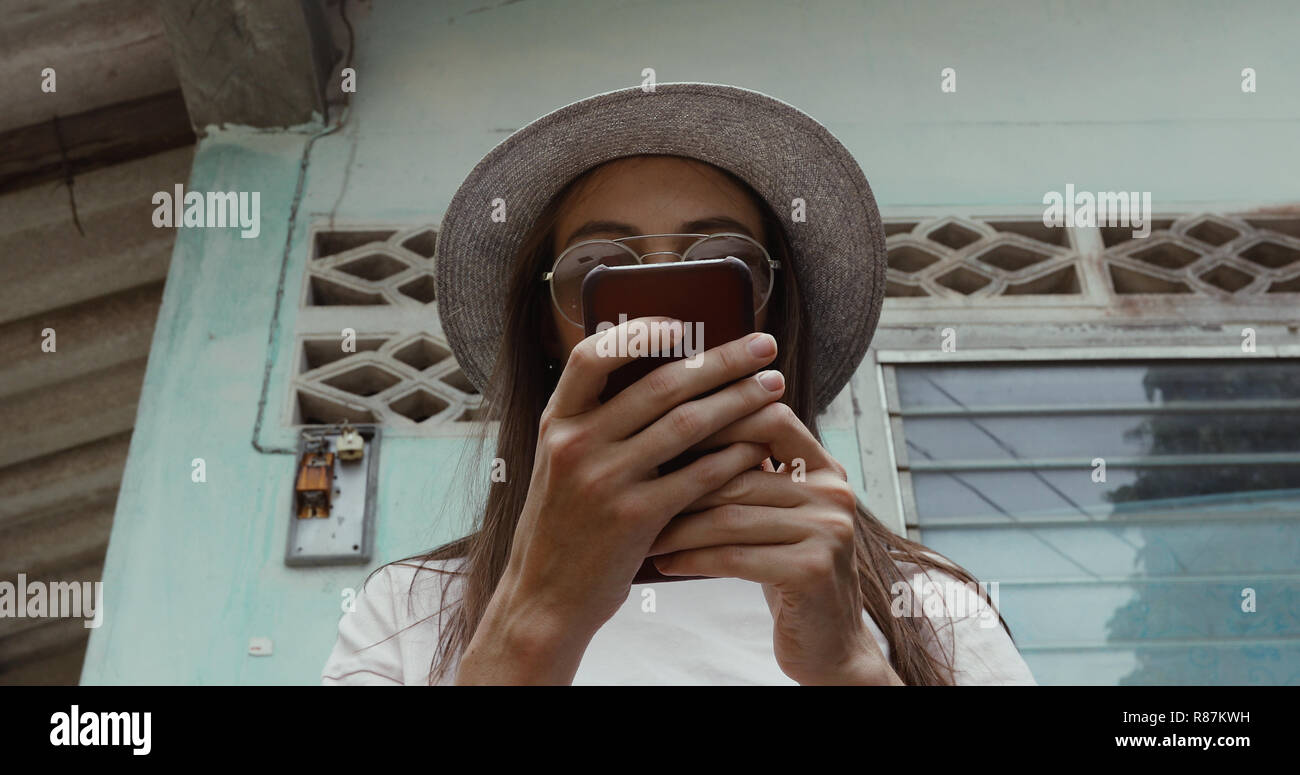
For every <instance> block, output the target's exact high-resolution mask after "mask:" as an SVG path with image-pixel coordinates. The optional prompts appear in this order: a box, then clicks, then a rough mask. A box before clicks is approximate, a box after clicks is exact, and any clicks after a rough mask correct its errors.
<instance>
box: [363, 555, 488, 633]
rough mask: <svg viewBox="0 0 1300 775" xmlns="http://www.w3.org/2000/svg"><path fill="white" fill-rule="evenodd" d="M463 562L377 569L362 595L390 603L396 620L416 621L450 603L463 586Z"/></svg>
mask: <svg viewBox="0 0 1300 775" xmlns="http://www.w3.org/2000/svg"><path fill="white" fill-rule="evenodd" d="M464 566H465V558H463V557H454V558H450V559H444V560H431V559H428V558H423V557H420V558H407V559H403V560H395V561H393V562H390V563H387V564H386V565H382V566H380V568H379V569H378V570H377V571H376V572H375V573H374V575H373V576H372V577H371V578H370V579H368V580H367V582H366V584H365V588H364V590H363V593H362V594H363V595H365V596H367V597H371V596H377V597H380V598H383V599H384V602H390V603H392V605H393V610H394V612H395V613H396V614H397V618H398V619H399V620H401V619H405V620H407V621H408V622H409V621H418V620H420V619H423V618H425V617H427V616H428V615H429V614H432V613H437V612H438V611H439V610H440V609H442V608H444V607H446V606H447V605H449V604H451V603H453V602H454V601H455V599H456V598H458V597H459V594H460V589H461V586H462V584H463V583H464V582H463V568H464Z"/></svg>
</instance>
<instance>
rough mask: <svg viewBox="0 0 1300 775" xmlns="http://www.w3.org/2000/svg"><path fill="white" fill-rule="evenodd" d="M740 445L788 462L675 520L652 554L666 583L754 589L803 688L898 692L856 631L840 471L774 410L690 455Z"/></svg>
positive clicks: (847, 500) (858, 607)
mask: <svg viewBox="0 0 1300 775" xmlns="http://www.w3.org/2000/svg"><path fill="white" fill-rule="evenodd" d="M771 373H775V372H771ZM782 387H784V383H783V384H782ZM743 441H747V442H751V443H758V444H761V445H763V446H766V447H768V448H770V449H771V450H772V456H773V457H775V458H776V459H777V460H781V461H787V462H784V463H782V464H781V466H780V468H778V469H773V468H772V466H771V464H770V463H768V462H766V461H764V464H763V470H761V471H759V470H753V471H745V472H742V473H740V474H738V475H737V476H736V477H735V478H733V479H732V480H731V481H729V482H727V483H726V484H725V485H724V486H722V487H721V488H719V489H717V490H714V491H712V492H710V493H708V494H707V495H705V496H703V497H702V498H700V499H699V500H697V501H695V502H694V503H692V504H691V505H690V506H688V507H687V508H686V511H690V512H694V513H690V514H686V515H683V516H681V517H679V518H677V519H675V520H673V521H672V523H671V524H669V525H668V526H667V527H666V528H665V529H664V531H663V532H662V533H660V535H659V537H658V539H657V540H656V541H655V542H654V545H653V546H652V547H651V549H650V554H652V555H662V556H660V557H657V558H656V559H655V565H656V566H657V567H658V568H659V570H660V572H662V573H664V574H665V575H700V576H730V577H735V578H741V579H747V580H749V581H755V582H759V583H761V584H762V585H763V594H764V596H765V597H766V598H767V604H768V608H769V609H770V610H771V612H772V619H773V624H774V626H773V649H774V651H775V654H776V659H777V663H778V664H779V665H780V666H781V670H782V671H784V672H785V674H786V675H787V676H789V677H790V678H792V679H794V680H795V681H798V682H799V683H801V684H882V683H885V684H901V683H902V681H901V680H899V678H898V675H897V674H896V673H895V672H894V671H893V669H892V668H891V667H890V666H889V663H888V661H887V660H886V659H885V657H884V654H882V653H881V651H880V648H879V646H877V645H876V641H875V638H874V637H872V635H871V632H870V631H869V630H868V629H867V626H866V624H865V623H864V622H863V618H862V617H863V608H862V593H861V588H860V586H859V580H858V570H857V563H856V559H855V541H854V530H855V528H854V526H855V525H856V523H857V499H856V496H855V495H854V493H853V488H852V487H851V486H850V485H849V483H848V476H847V474H846V472H845V470H844V467H843V466H841V465H840V464H839V463H838V462H836V460H835V459H834V458H832V457H831V456H830V454H829V453H828V452H827V451H826V450H825V449H824V448H822V446H821V445H820V444H818V443H817V440H816V439H815V438H814V437H813V435H812V433H811V432H810V431H809V430H808V428H807V427H806V426H804V424H803V423H802V422H801V421H800V420H799V418H798V417H797V416H796V415H795V413H794V410H792V409H790V407H788V406H786V405H785V404H780V403H771V404H768V405H767V406H766V407H764V408H763V409H760V410H759V411H757V412H755V413H754V414H751V415H748V416H746V417H744V418H742V419H740V420H738V421H737V422H735V423H733V424H731V425H730V426H728V427H727V428H726V429H724V430H722V431H720V432H719V433H716V434H714V435H712V436H710V437H709V438H708V439H705V440H704V441H703V442H701V443H700V444H698V445H697V448H702V449H708V448H712V447H717V446H724V445H727V444H735V443H740V442H743Z"/></svg>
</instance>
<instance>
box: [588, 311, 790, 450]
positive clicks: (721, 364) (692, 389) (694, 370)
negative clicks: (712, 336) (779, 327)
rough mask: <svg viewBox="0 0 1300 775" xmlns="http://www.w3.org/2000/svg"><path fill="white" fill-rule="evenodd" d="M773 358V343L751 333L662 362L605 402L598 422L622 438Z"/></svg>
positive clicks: (772, 340) (751, 371)
mask: <svg viewBox="0 0 1300 775" xmlns="http://www.w3.org/2000/svg"><path fill="white" fill-rule="evenodd" d="M775 358H776V339H774V338H773V337H772V335H771V334H766V333H762V332H757V333H753V334H750V335H748V336H744V337H741V338H740V339H735V340H733V341H730V342H727V343H726V344H723V345H719V346H717V347H714V348H712V349H710V350H706V351H705V352H704V353H702V354H700V355H698V356H696V357H693V358H688V359H685V360H679V361H674V362H673V363H666V364H664V365H663V366H660V367H659V368H657V369H655V370H654V371H652V372H650V373H649V374H647V375H646V376H644V377H642V378H641V379H639V380H637V381H636V382H635V383H634V384H632V385H631V386H629V387H628V388H627V389H626V390H624V391H623V392H621V393H619V394H618V395H617V396H615V397H614V398H612V399H610V401H609V404H608V407H609V409H608V412H606V413H605V414H607V415H608V417H605V418H602V422H606V423H608V424H609V427H610V428H611V429H612V430H613V431H614V432H615V433H616V434H617V435H616V436H614V438H627V437H628V436H631V435H632V434H633V433H635V432H637V431H639V430H641V429H642V428H644V427H646V426H647V425H649V424H650V423H652V422H654V421H655V420H657V419H659V418H660V417H662V416H664V415H665V414H666V413H668V412H669V411H670V410H672V409H673V407H676V406H678V405H679V404H682V403H684V402H686V401H690V400H691V399H693V398H696V397H697V396H700V395H702V394H704V393H707V392H709V391H710V390H712V389H714V388H716V387H718V386H720V385H726V384H728V383H730V382H735V381H736V380H738V379H741V378H743V377H745V376H747V375H749V374H753V373H754V372H756V371H758V370H759V369H761V368H763V367H764V366H766V365H767V364H769V363H771V362H772V360H773V359H775ZM719 446H722V445H719Z"/></svg>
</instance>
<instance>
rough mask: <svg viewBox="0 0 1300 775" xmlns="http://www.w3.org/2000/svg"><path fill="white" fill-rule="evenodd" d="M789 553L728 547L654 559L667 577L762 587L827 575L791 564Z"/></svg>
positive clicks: (766, 547) (767, 546)
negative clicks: (726, 580)
mask: <svg viewBox="0 0 1300 775" xmlns="http://www.w3.org/2000/svg"><path fill="white" fill-rule="evenodd" d="M790 554H791V551H790V547H788V546H784V545H778V544H757V545H744V544H727V545H724V546H709V547H705V548H703V549H688V550H686V551H681V552H677V553H675V554H669V555H663V556H661V557H656V558H654V564H655V567H656V568H658V569H659V572H660V573H662V574H664V575H665V576H709V577H713V578H724V577H725V578H735V579H744V580H746V581H753V582H757V583H759V584H786V583H789V582H792V581H796V580H799V579H801V578H803V577H804V576H805V575H806V576H809V577H815V576H816V575H817V574H819V573H824V572H825V571H824V569H823V568H821V567H817V568H813V567H811V566H812V564H813V563H812V562H807V563H796V562H791V559H790ZM804 565H808V566H809V567H808V568H806V569H805V568H803V566H804Z"/></svg>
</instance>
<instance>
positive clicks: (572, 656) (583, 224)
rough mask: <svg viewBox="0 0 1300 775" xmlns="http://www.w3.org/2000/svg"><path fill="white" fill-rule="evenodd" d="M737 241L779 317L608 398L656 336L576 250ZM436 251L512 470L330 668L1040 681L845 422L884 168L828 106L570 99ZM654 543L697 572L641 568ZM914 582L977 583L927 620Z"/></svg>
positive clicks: (449, 302)
mask: <svg viewBox="0 0 1300 775" xmlns="http://www.w3.org/2000/svg"><path fill="white" fill-rule="evenodd" d="M721 234H726V235H731V236H728V237H726V238H721V237H717V236H716V235H721ZM720 246H721V247H720ZM719 249H721V250H724V252H725V253H726V254H728V255H736V256H737V257H740V258H742V259H743V260H745V261H746V263H747V264H749V265H750V268H751V274H752V276H753V282H754V284H755V303H756V307H757V308H756V310H755V313H756V316H755V319H756V323H757V327H758V328H759V331H758V332H757V333H755V334H752V335H750V336H748V337H745V338H742V339H739V340H736V341H733V342H730V343H728V344H725V345H723V346H720V347H717V348H715V349H714V350H710V351H708V352H706V353H705V355H704V358H703V360H702V361H701V365H700V367H699V368H693V369H692V368H687V367H686V365H685V364H684V362H682V361H678V362H676V363H670V364H667V365H664V366H661V367H659V368H658V369H657V370H656V371H655V372H653V373H652V374H651V375H649V376H647V377H644V378H642V379H641V380H639V381H637V382H636V383H634V384H633V385H632V386H631V387H628V388H627V389H625V390H624V391H623V392H621V393H619V394H618V395H617V396H615V397H613V398H611V399H610V400H609V401H608V402H607V403H604V404H602V403H601V402H600V400H599V398H598V397H599V396H600V394H601V391H602V389H603V387H604V385H605V379H606V377H607V376H608V375H609V374H610V373H611V372H612V371H613V370H614V369H616V368H618V367H619V366H622V365H624V364H626V363H627V362H628V361H629V360H631V358H629V357H616V356H609V355H607V353H608V352H609V351H608V349H602V348H601V347H600V345H601V343H602V340H601V337H602V336H618V337H629V336H633V335H634V331H633V328H634V326H635V324H636V323H637V322H638V321H628V322H625V323H622V324H620V325H619V326H616V327H615V328H614V329H613V330H612V331H607V332H604V333H601V334H596V335H594V336H592V337H584V329H583V327H582V323H583V321H582V320H581V309H580V305H578V304H577V302H576V295H575V292H574V287H575V285H574V283H575V282H576V283H577V286H576V287H580V280H581V275H582V271H580V270H576V269H574V267H580V266H589V265H591V264H594V263H601V262H602V261H605V260H606V259H610V260H616V261H618V262H621V263H632V262H636V261H639V262H640V263H650V262H652V261H663V260H683V259H685V260H694V259H697V258H708V257H714V256H713V253H711V252H710V251H711V250H712V251H714V252H716V251H717V250H719ZM575 255H578V256H582V257H583V259H582V260H581V261H574V260H573V257H574V256H575ZM769 259H770V260H769ZM437 261H438V299H439V313H440V315H441V317H442V323H443V327H444V330H445V331H446V333H447V337H448V340H449V341H450V342H451V344H452V347H453V349H454V350H455V353H456V356H457V359H458V361H459V362H460V364H461V366H462V369H463V370H464V371H465V373H466V376H467V377H469V379H470V380H471V381H473V382H474V383H475V384H476V385H477V386H479V387H480V389H481V390H482V392H483V394H484V396H485V398H486V399H487V400H488V401H489V405H490V407H491V409H490V411H491V412H492V418H493V419H496V420H498V421H499V431H498V435H497V440H496V443H497V446H496V454H497V456H498V457H497V458H496V460H495V461H494V466H493V471H494V472H495V473H497V474H503V475H501V476H494V477H493V483H492V484H491V489H490V491H489V493H488V496H487V500H486V504H485V506H484V507H483V509H482V510H481V512H480V514H479V520H478V523H477V524H476V526H475V529H474V530H473V532H471V533H470V534H469V535H468V536H466V537H465V538H462V539H460V540H458V541H455V542H452V543H451V544H448V545H446V546H443V547H440V548H438V549H435V550H433V551H432V552H429V553H428V554H425V555H421V556H418V557H413V558H408V559H407V560H404V561H401V562H398V563H393V564H391V565H389V566H385V567H384V568H381V569H380V570H379V571H378V572H377V576H376V578H375V580H374V581H372V582H370V583H369V584H367V585H366V587H365V589H364V590H363V592H362V594H361V595H360V596H359V597H358V598H357V601H356V610H354V611H353V612H351V613H347V614H345V615H344V616H343V618H342V620H341V621H340V624H339V638H338V642H337V643H336V645H335V648H334V652H333V653H332V654H331V657H330V660H329V662H328V663H327V665H326V666H325V669H324V671H323V680H324V682H325V683H358V682H362V683H364V682H379V683H425V682H428V683H453V682H455V683H464V684H468V683H623V682H627V683H651V682H666V683H780V682H784V683H790V682H796V683H800V684H952V683H1033V678H1032V676H1031V675H1030V673H1029V671H1028V669H1027V667H1026V666H1025V664H1024V661H1023V660H1022V659H1021V658H1020V655H1019V653H1018V652H1017V651H1016V649H1015V646H1014V644H1013V643H1012V641H1011V639H1010V635H1009V632H1008V631H1007V629H1006V625H1005V623H1004V622H1001V617H1000V616H998V615H997V614H996V613H995V612H993V610H992V609H991V608H990V607H989V606H988V603H987V602H985V601H986V599H987V596H984V597H981V596H980V595H979V594H978V593H976V592H974V591H973V588H974V582H975V580H974V579H973V577H972V576H971V575H970V574H969V573H968V572H966V571H965V570H963V569H961V568H960V567H958V566H956V565H955V564H954V563H951V562H950V561H947V560H946V559H944V558H942V557H940V556H939V555H937V554H934V553H932V552H929V551H927V550H926V549H925V548H924V547H923V546H921V545H919V544H916V543H914V542H912V541H909V540H907V539H905V538H903V537H901V536H898V535H895V534H894V533H892V532H891V531H889V530H888V529H887V528H886V527H884V525H882V524H881V523H880V522H879V521H877V520H876V519H875V518H874V517H873V516H872V515H871V514H870V513H869V512H867V511H866V509H865V508H864V507H863V506H862V505H861V503H860V502H859V501H858V500H857V498H856V496H855V495H854V493H853V490H852V488H851V487H850V486H849V484H848V481H847V478H848V477H847V474H846V471H845V468H844V467H843V466H842V465H841V464H840V463H839V462H837V461H836V460H835V459H834V458H833V457H832V456H831V455H830V454H829V453H827V451H826V450H825V449H824V448H823V447H822V446H821V444H820V441H819V437H818V433H817V425H816V418H817V414H818V413H819V412H820V411H822V410H824V409H825V408H826V406H827V404H828V403H829V402H830V400H831V399H832V398H834V396H835V395H836V394H838V393H839V391H840V390H841V389H842V388H843V387H844V385H845V384H846V382H847V380H848V378H849V376H850V375H851V374H852V371H853V369H854V368H855V367H856V366H857V364H858V362H859V361H860V359H861V357H862V355H863V354H864V352H865V350H866V348H867V345H868V343H869V341H870V337H871V333H872V331H873V330H874V328H875V324H876V320H877V318H878V315H879V310H880V305H881V301H882V296H883V287H884V272H885V252H884V244H883V236H882V230H881V228H880V220H879V215H878V213H877V211H876V207H875V203H874V200H873V198H872V196H871V191H870V188H869V187H868V186H867V182H866V180H865V178H864V177H863V176H862V173H861V170H860V169H859V168H858V166H857V164H856V162H854V161H853V158H852V157H851V156H850V155H849V154H848V152H847V151H846V150H845V149H844V148H843V146H842V145H840V144H839V142H838V141H836V140H835V138H834V137H833V136H831V135H830V133H829V132H828V131H827V130H826V129H825V128H824V127H822V126H821V125H820V124H818V123H817V122H815V121H814V120H812V119H811V118H809V117H808V116H806V115H805V114H803V113H800V112H799V111H797V110H795V109H793V108H791V107H790V106H788V105H785V104H784V103H780V102H778V101H776V100H773V99H771V98H768V97H765V96H763V95H760V94H757V93H755V92H750V91H746V90H743V89H737V88H734V87H726V86H717V85H709V84H661V85H659V86H658V88H657V89H656V90H655V91H654V92H650V93H647V92H643V91H642V90H641V89H639V88H637V89H629V90H624V91H619V92H611V93H609V94H605V95H598V96H597V97H593V98H590V99H588V100H584V101H582V102H578V103H574V104H573V105H570V106H568V107H566V108H563V109H561V110H559V111H556V112H555V113H552V114H549V115H547V116H544V117H543V118H541V119H538V121H535V122H533V124H530V125H529V126H528V127H525V128H524V129H522V130H520V131H519V132H516V133H515V134H514V135H512V136H511V138H509V139H508V140H506V141H505V142H503V143H502V144H501V145H499V146H498V147H497V148H495V149H494V150H493V151H492V152H491V153H489V154H488V156H486V157H485V158H484V159H483V161H481V162H480V163H479V165H478V166H477V167H476V168H475V169H474V171H473V172H471V174H470V176H469V177H468V178H467V179H466V181H465V182H464V184H462V186H461V188H460V189H459V190H458V192H457V194H456V196H455V198H454V199H453V201H452V203H451V205H450V206H449V207H448V210H447V214H446V216H445V217H444V220H443V223H442V227H441V229H440V232H439V237H438V249H437ZM584 262H585V263H584ZM548 272H549V274H548ZM543 277H546V278H547V279H546V280H545V281H543V280H542V279H541V278H543ZM639 322H642V323H644V322H645V321H639ZM604 341H609V340H604ZM754 372H758V373H757V374H756V375H754V376H752V377H751V376H747V375H750V374H754ZM714 388H719V389H718V390H717V391H716V392H714V393H711V394H710V395H708V396H706V397H703V398H700V397H699V396H701V395H702V394H705V393H707V392H708V391H710V390H712V389H714ZM687 451H693V452H697V453H704V454H702V455H701V456H700V457H698V458H697V459H695V460H694V462H692V463H690V464H689V465H687V466H686V467H684V468H681V469H680V470H677V471H674V472H672V473H665V474H663V475H660V474H659V466H660V465H662V464H664V463H667V462H668V461H670V460H673V459H674V458H677V457H678V456H679V455H681V454H682V453H683V452H687ZM774 460H775V461H781V462H779V463H774V462H773V461H774ZM796 467H797V469H798V475H796ZM647 557H651V558H653V560H652V561H653V563H654V566H655V568H656V569H657V570H658V571H659V572H660V573H661V574H663V575H664V576H666V577H672V576H691V577H697V578H695V579H692V580H689V581H682V582H681V583H666V582H665V581H663V580H660V581H657V582H654V583H650V584H647V585H640V584H638V585H634V584H633V579H634V577H635V576H636V574H637V571H638V569H639V568H640V567H641V566H642V563H643V561H644V560H645V558H647ZM698 577H705V578H698ZM918 578H928V579H929V580H932V581H934V582H937V583H938V582H947V583H949V585H950V586H949V587H948V589H952V588H957V589H959V590H965V589H969V590H972V591H968V592H967V594H968V595H969V596H970V600H962V601H959V602H962V603H969V604H970V605H969V606H968V607H966V608H965V610H964V611H953V610H949V611H946V612H945V611H940V610H936V609H935V608H933V607H931V606H928V605H927V606H925V607H924V611H923V613H920V614H918V611H921V610H922V609H921V606H919V605H918V606H913V605H912V602H911V601H912V599H913V598H912V597H911V596H912V595H915V594H916V592H915V590H918V589H921V587H919V586H918V585H916V584H915V583H913V582H915V581H916V580H917V579H918ZM963 583H969V587H966V588H963V587H960V586H959V585H960V584H963ZM760 593H761V596H762V600H761V601H760V599H759V595H760ZM947 599H948V600H949V601H951V600H953V599H954V598H952V597H948V598H947ZM977 606H982V607H977ZM956 614H961V615H956ZM999 623H1001V626H1000V627H999V626H996V625H997V624H999ZM990 625H993V626H990Z"/></svg>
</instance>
